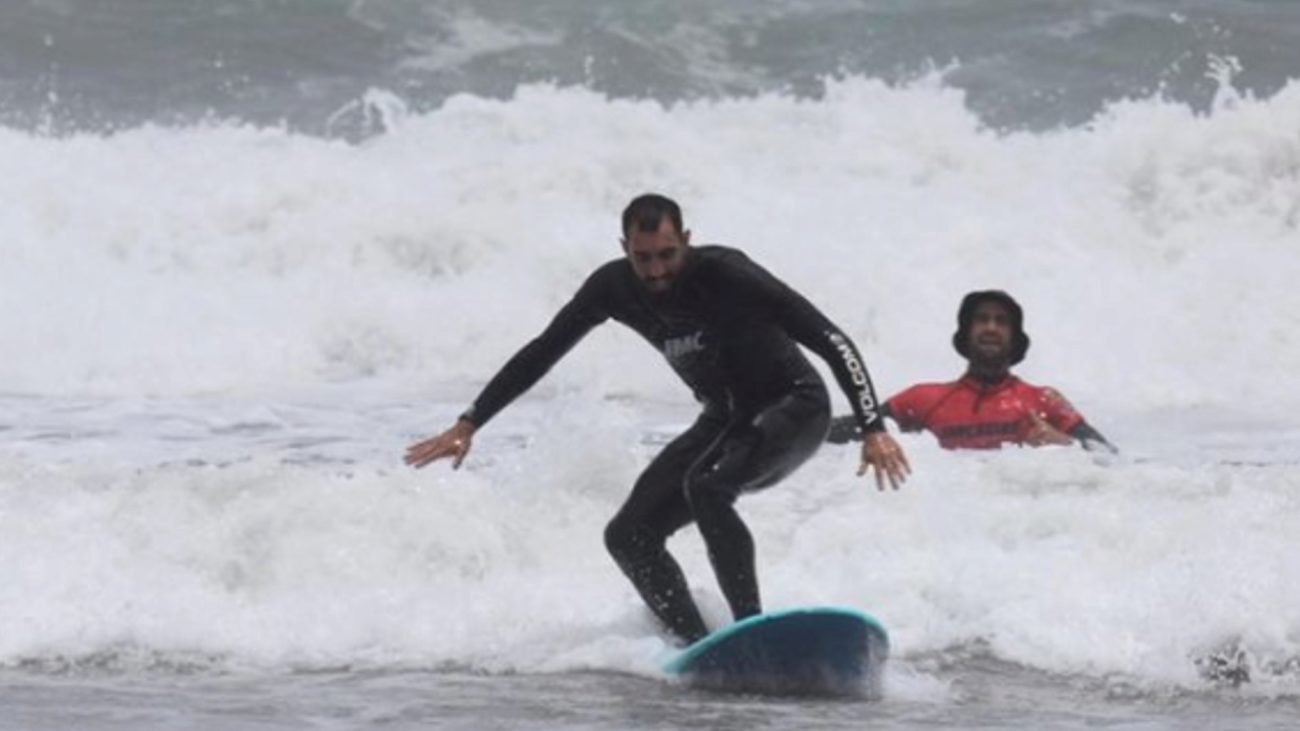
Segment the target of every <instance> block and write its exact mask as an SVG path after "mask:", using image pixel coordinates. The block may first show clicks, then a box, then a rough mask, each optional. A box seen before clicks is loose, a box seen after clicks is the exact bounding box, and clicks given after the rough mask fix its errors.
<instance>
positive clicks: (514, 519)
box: [0, 0, 1300, 729]
mask: <svg viewBox="0 0 1300 731" xmlns="http://www.w3.org/2000/svg"><path fill="white" fill-rule="evenodd" d="M0 26H2V27H3V28H4V31H3V33H4V35H3V36H0V65H2V67H3V68H4V69H5V71H4V77H3V79H0V120H3V124H4V126H3V127H0V155H2V156H0V159H3V160H4V161H5V162H6V170H7V172H8V174H7V175H4V176H2V177H0V253H2V254H3V266H0V352H3V353H4V354H5V357H4V358H3V359H0V726H3V727H5V728H23V729H56V728H104V729H110V728H111V729H117V728H122V729H127V728H130V729H141V728H144V729H151V728H158V729H162V728H176V727H180V726H184V727H189V728H253V727H256V728H302V727H304V726H316V727H322V728H354V727H364V726H380V725H383V726H387V727H397V728H402V727H420V728H429V727H434V728H487V727H491V728H555V727H567V728H593V729H596V728H599V729H606V728H681V727H688V728H725V729H742V728H746V729H747V728H754V727H759V728H785V727H801V728H802V727H823V728H857V727H862V726H865V725H870V726H874V727H881V728H920V727H930V726H936V725H937V726H981V727H987V728H1013V729H1030V728H1044V727H1056V728H1071V727H1091V726H1096V725H1105V726H1110V727H1116V728H1134V729H1137V728H1142V729H1151V728H1207V729H1208V728H1291V727H1293V726H1294V725H1295V722H1296V719H1297V718H1300V582H1298V581H1297V579H1298V578H1300V558H1297V557H1296V556H1297V553H1298V552H1297V551H1296V550H1295V541H1296V536H1297V535H1300V417H1297V416H1296V414H1297V410H1298V409H1300V390H1297V388H1296V385H1295V384H1296V378H1295V375H1294V374H1295V373H1297V372H1300V339H1297V336H1296V332H1297V330H1298V329H1300V314H1298V313H1300V293H1298V292H1297V289H1296V287H1295V286H1294V282H1295V281H1296V280H1297V278H1298V277H1300V83H1298V82H1297V81H1295V79H1296V78H1297V77H1300V57H1297V56H1296V55H1295V52H1294V47H1295V45H1296V41H1297V40H1298V39H1300V8H1297V7H1294V6H1293V5H1292V4H1290V3H1285V2H1245V1H1243V0H1237V1H1231V2H1230V1H1227V0H1218V1H1215V2H1210V1H1208V0H1205V1H1203V2H1193V3H1173V2H1126V3H1111V2H1097V3H1066V2H1046V1H1044V2H1008V3H998V4H992V3H974V2H959V1H953V2H941V3H928V4H913V3H894V2H866V3H847V2H815V3H795V2H779V3H769V4H764V5H761V6H755V5H752V4H750V3H739V2H727V1H726V0H716V1H714V2H709V3H698V4H692V5H691V6H690V7H688V8H679V7H677V5H676V4H671V3H638V4H632V3H625V4H624V3H620V4H611V5H608V6H605V7H602V8H600V9H597V10H593V9H592V8H590V7H588V6H587V5H586V4H581V3H572V2H543V3H528V4H525V3H513V2H475V3H437V2H429V3H416V2H397V1H396V0H394V1H392V2H364V1H363V2H347V3H344V2H251V1H241V2H233V1H232V2H222V3H198V2H195V3H178V2H166V3H162V2H147V1H146V0H136V1H133V2H128V1H126V0H117V1H116V2H96V3H89V2H85V3H83V2H75V1H72V2H70V1H68V0H60V1H57V2H56V1H53V0H49V1H44V0H43V1H39V2H38V1H36V0H32V1H30V2H21V3H13V4H10V5H7V6H5V8H4V9H2V10H0ZM648 190H653V191H659V192H663V193H666V194H668V195H671V196H673V197H675V198H677V199H678V200H679V201H680V202H681V203H682V204H683V206H684V208H685V213H686V223H687V225H688V227H690V228H691V229H692V230H693V231H694V240H695V241H696V242H701V243H702V242H718V243H723V244H728V245H732V246H737V247H739V248H742V249H744V250H745V251H746V252H748V253H749V254H750V255H751V256H752V257H753V258H754V259H756V260H757V261H759V262H760V263H761V264H763V265H764V266H766V267H767V268H769V269H771V270H772V271H774V272H775V273H777V274H778V275H779V276H781V277H782V278H783V279H784V280H785V281H787V282H788V283H790V284H791V285H793V286H794V287H796V288H797V289H799V290H800V291H802V292H804V293H805V294H807V295H808V296H809V297H810V298H811V299H812V300H813V301H814V302H815V303H816V304H817V305H818V306H819V307H821V308H822V309H823V310H824V311H825V312H826V313H827V314H828V315H829V316H830V317H831V318H832V319H834V320H835V321H836V322H837V323H838V324H839V325H840V326H841V327H843V328H844V329H845V330H846V331H847V332H848V333H849V334H851V335H852V336H853V337H854V339H855V340H856V342H857V343H858V345H859V347H860V348H861V349H862V350H863V352H864V355H865V357H866V359H867V362H868V366H869V368H870V370H871V373H872V376H873V378H874V380H875V383H876V386H877V389H878V390H879V391H880V392H881V395H882V396H888V395H890V394H892V393H894V392H896V391H897V390H899V389H901V388H903V387H905V386H906V385H909V384H910V383H913V382H916V381H937V380H949V379H952V378H954V377H956V376H957V375H958V374H959V373H960V371H961V368H962V365H963V364H962V361H961V360H960V359H959V358H958V356H957V355H956V354H955V353H954V352H953V351H952V348H951V345H950V343H949V339H950V336H951V333H952V331H953V329H954V328H955V324H956V323H955V312H956V307H957V304H958V302H959V300H960V298H961V295H962V294H964V293H965V292H966V291H969V290H972V289H983V288H990V287H996V288H1002V289H1006V290H1007V291H1009V292H1011V293H1013V294H1014V295H1015V296H1016V297H1017V298H1018V299H1019V300H1020V302H1021V303H1022V305H1024V307H1025V310H1026V329H1027V331H1028V332H1029V334H1030V336H1031V338H1032V340H1033V345H1032V347H1031V349H1030V351H1029V355H1028V358H1027V359H1026V361H1025V362H1024V364H1023V365H1022V366H1020V367H1019V368H1018V369H1017V373H1018V374H1019V375H1021V376H1022V377H1023V378H1025V379H1027V380H1029V381H1031V382H1034V383H1041V384H1049V385H1052V386H1055V387H1057V388H1058V389H1060V390H1061V391H1062V392H1063V393H1064V394H1065V395H1066V396H1067V397H1068V398H1069V399H1070V400H1071V401H1072V402H1073V403H1074V404H1075V406H1077V407H1078V408H1079V409H1080V410H1081V411H1082V412H1083V413H1084V414H1085V415H1086V416H1087V418H1088V420H1089V422H1090V423H1092V424H1093V425H1094V426H1095V427H1097V428H1098V429H1099V430H1101V431H1102V432H1103V433H1104V434H1105V435H1106V436H1107V437H1108V438H1109V439H1110V440H1111V441H1113V442H1115V443H1116V444H1117V445H1118V446H1119V447H1120V450H1121V451H1120V454H1119V455H1117V456H1107V455H1098V454H1092V453H1087V452H1084V451H1082V450H1079V449H1074V448H1047V449H1039V450H1021V449H1009V450H1004V451H1001V452H996V453H979V454H973V453H965V454H964V453H950V452H945V451H943V450H940V449H938V448H937V446H936V445H935V444H934V441H933V439H932V438H931V437H930V436H928V435H924V434H921V435H910V434H908V435H902V436H900V437H899V439H900V442H901V444H902V445H903V447H904V448H905V449H906V450H907V453H908V455H909V457H910V459H911V462H912V464H913V467H914V470H915V472H914V474H913V476H912V478H911V479H910V480H909V481H908V482H907V484H906V485H905V486H904V488H903V489H902V490H900V491H898V492H885V493H882V492H879V491H877V490H876V488H875V485H874V483H873V482H872V481H870V480H869V479H863V478H857V477H855V476H854V471H855V469H856V467H857V454H856V452H855V450H854V449H850V448H846V447H837V446H830V445H828V446H827V447H826V448H824V449H823V450H822V451H821V452H820V453H819V454H818V455H817V456H816V457H815V458H814V459H813V460H812V461H810V462H809V463H808V464H807V465H806V466H804V467H803V468H802V469H801V470H800V471H799V472H797V473H796V474H795V475H794V476H793V477H791V478H790V479H789V480H787V481H786V482H784V483H783V484H782V485H780V486H778V487H775V488H773V489H770V490H767V491H764V492H762V493H759V494H756V495H752V496H748V497H746V498H744V500H743V501H742V502H741V503H740V505H741V510H742V513H743V515H744V516H745V518H746V520H747V521H748V523H749V525H750V527H751V529H752V531H753V532H754V534H755V539H756V542H757V546H758V558H759V571H760V578H761V582H762V589H763V595H764V600H765V604H766V606H767V607H769V608H772V609H781V608H789V607H796V606H802V605H810V604H833V605H846V606H852V607H856V608H859V609H862V610H864V611H867V612H869V613H871V614H872V615H874V616H876V617H877V618H879V619H880V620H881V621H882V623H884V624H885V626H886V627H888V628H889V630H890V633H891V639H892V642H893V647H894V655H893V658H892V659H891V662H890V665H889V670H888V675H887V677H886V682H885V689H886V693H885V697H884V698H883V699H882V700H880V701H877V702H867V701H848V702H817V701H809V700H793V699H779V698H754V697H744V696H739V697H730V696H717V695H712V694H705V693H699V692H694V691H690V690H687V689H684V688H681V687H678V686H676V685H674V684H672V683H671V682H670V681H668V680H667V679H666V678H664V676H663V675H662V674H661V672H660V671H659V667H660V665H661V664H662V663H663V662H664V660H666V659H667V658H668V657H669V656H671V654H672V652H673V648H672V647H671V645H670V644H668V642H667V640H666V638H665V637H664V636H663V634H661V633H660V632H659V631H658V630H657V628H656V627H655V625H654V623H653V621H652V620H651V618H650V616H649V615H648V613H647V612H646V610H645V609H644V608H643V607H642V605H641V603H640V601H639V599H638V598H637V597H636V595H635V594H634V593H633V592H632V590H631V588H630V586H629V585H628V584H627V583H626V581H625V580H624V579H623V577H622V576H621V575H620V574H619V573H618V571H617V569H616V568H615V567H614V565H613V564H612V562H611V561H610V559H609V558H608V557H607V555H606V554H605V551H604V548H603V545H602V542H601V534H602V531H603V527H604V523H605V521H607V520H608V518H609V517H610V516H611V515H612V514H613V512H614V511H615V510H617V508H618V506H619V505H620V503H621V501H622V500H623V499H624V497H625V496H626V494H627V491H628V489H629V486H630V485H631V483H632V482H633V481H634V480H635V478H636V475H637V474H638V472H639V470H640V469H641V468H643V467H644V466H645V464H646V463H647V462H648V460H649V459H650V458H652V457H653V455H654V454H655V453H656V451H657V450H658V449H659V448H661V447H662V445H663V444H664V443H665V442H666V441H667V440H668V439H670V438H671V437H672V436H673V435H674V434H675V433H677V431H679V430H680V429H682V428H684V427H685V425H687V424H689V423H690V421H691V420H692V418H693V416H694V413H695V411H694V405H693V404H692V402H691V399H690V395H689V393H687V392H686V390H685V389H684V388H683V387H682V386H681V384H680V383H679V382H677V381H676V380H675V379H674V377H673V376H672V375H671V373H670V372H669V371H668V369H667V368H666V367H665V365H664V363H663V361H662V358H661V356H659V355H658V354H657V353H655V352H653V351H651V350H650V349H648V348H647V347H646V346H645V344H644V343H643V342H642V341H641V340H640V339H639V338H637V337H636V336H635V335H633V334H631V333H630V332H628V331H625V330H622V329H620V328H619V326H617V325H616V324H611V325H607V326H605V327H603V328H600V329H598V330H597V331H595V332H594V333H593V334H591V335H590V336H588V337H587V338H586V340H585V341H584V342H583V343H582V344H581V345H580V346H579V347H578V348H576V349H575V350H574V351H573V352H572V353H571V354H570V355H569V356H568V357H567V358H566V359H565V360H564V361H563V362H562V363H561V364H560V365H559V366H558V367H556V368H555V369H554V371H552V372H551V373H550V374H549V375H548V376H547V377H546V379H544V380H543V381H542V382H541V383H540V384H539V385H538V386H537V387H536V388H535V389H533V390H532V391H531V392H530V393H529V394H528V395H527V396H525V397H524V398H522V399H521V400H520V401H518V402H517V403H516V404H515V405H513V406H512V407H510V408H509V409H507V410H506V411H505V412H503V413H502V414H501V415H500V416H498V417H497V418H496V419H495V420H494V421H493V422H492V423H491V425H490V426H489V427H487V428H485V429H484V430H483V431H482V432H481V433H480V435H479V437H478V438H477V439H476V444H475V449H474V451H473V453H472V454H471V456H470V458H469V459H468V460H467V462H466V463H465V466H464V467H463V468H462V469H460V470H459V471H453V470H450V469H449V468H447V467H446V466H444V465H441V464H440V465H435V466H432V467H430V468H428V469H426V470H423V471H414V470H410V469H408V468H406V467H405V466H404V465H403V464H402V462H401V457H402V452H403V450H404V448H405V446H406V445H407V444H408V443H410V442H412V441H415V440H417V439H419V438H422V437H424V436H426V435H429V434H432V433H435V432H437V431H439V430H441V429H442V428H444V427H445V426H447V425H448V424H449V423H451V422H452V420H454V418H455V416H456V415H457V414H458V413H460V411H461V410H463V409H464V407H465V406H466V405H467V404H468V403H469V402H470V401H471V400H472V399H473V397H474V396H475V395H476V394H477V392H478V390H479V388H481V386H482V384H483V383H484V382H485V380H486V379H487V378H488V377H490V376H491V374H492V373H493V372H494V371H495V369H496V368H497V367H499V366H500V364H501V363H503V362H504V361H505V359H507V358H508V357H509V356H510V355H511V354H512V353H513V352H514V351H515V349H516V348H518V347H519V346H520V345H522V344H523V343H524V342H526V341H527V340H528V339H529V338H531V337H533V336H534V335H535V334H536V333H537V332H539V331H540V329H541V328H542V327H544V325H545V324H546V322H547V321H548V319H549V317H550V316H551V315H552V314H553V312H554V311H555V310H556V309H557V308H558V307H559V306H560V305H562V304H563V303H564V302H565V301H566V299H567V298H568V297H569V296H570V295H571V294H572V292H573V291H574V290H575V289H576V287H577V286H578V285H579V284H580V282H581V281H582V280H583V278H584V277H585V276H586V275H587V274H588V273H589V272H590V271H591V270H592V269H593V268H595V267H596V266H597V265H599V264H600V263H602V262H604V261H606V260H608V259H610V258H613V257H616V256H618V254H619V247H618V237H619V231H618V213H619V211H621V209H622V206H623V205H625V204H626V202H627V201H628V200H629V199H630V198H631V197H633V196H635V195H637V194H639V193H641V192H644V191H648ZM819 367H820V366H819ZM823 370H825V369H824V368H823ZM834 398H835V403H836V410H837V411H839V412H845V411H847V408H848V405H847V403H846V402H845V401H844V400H843V398H842V397H840V396H839V395H835V397H834ZM670 547H671V548H672V550H673V551H674V552H675V554H676V555H677V556H678V557H679V558H680V560H681V562H682V564H683V566H684V568H685V570H686V572H687V575H688V577H689V579H690V582H691V584H692V587H693V589H694V591H695V593H696V595H697V596H698V598H699V601H700V603H701V605H702V609H703V611H704V613H705V616H706V618H707V619H708V620H709V621H710V622H711V623H713V624H715V625H716V624H720V623H722V622H725V621H726V620H727V615H726V608H725V607H726V605H725V602H724V601H723V600H722V598H721V596H720V595H719V593H718V590H717V587H716V584H715V583H714V582H713V579H712V576H711V573H710V571H709V567H708V562H707V559H706V557H705V555H704V549H703V546H702V544H701V541H700V538H699V536H698V534H697V533H696V532H695V531H694V530H693V529H690V528H688V529H685V530H683V531H682V532H680V533H679V534H678V535H677V536H675V537H674V538H673V539H672V542H671V543H670Z"/></svg>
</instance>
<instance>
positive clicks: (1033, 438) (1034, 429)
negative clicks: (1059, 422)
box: [1025, 411, 1074, 447]
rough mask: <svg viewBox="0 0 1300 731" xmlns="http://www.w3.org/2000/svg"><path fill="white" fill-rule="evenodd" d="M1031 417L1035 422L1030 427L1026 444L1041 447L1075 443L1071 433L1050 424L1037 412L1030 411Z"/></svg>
mask: <svg viewBox="0 0 1300 731" xmlns="http://www.w3.org/2000/svg"><path fill="white" fill-rule="evenodd" d="M1029 418H1030V419H1031V420H1032V421H1033V424H1032V425H1031V426H1030V427H1029V434H1028V435H1027V436H1026V437H1025V444H1028V445H1030V446H1031V447H1041V446H1044V445H1046V444H1073V443H1074V439H1073V438H1072V437H1071V436H1070V435H1069V434H1066V433H1065V432H1063V431H1061V430H1060V429H1057V428H1056V427H1054V426H1052V425H1051V424H1048V423H1047V421H1046V420H1044V419H1043V417H1041V416H1039V415H1038V413H1037V412H1034V411H1031V412H1029Z"/></svg>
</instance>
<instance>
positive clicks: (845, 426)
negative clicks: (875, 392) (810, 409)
mask: <svg viewBox="0 0 1300 731" xmlns="http://www.w3.org/2000/svg"><path fill="white" fill-rule="evenodd" d="M880 415H881V416H887V417H892V416H893V414H891V413H890V412H889V403H888V402H886V403H885V404H884V405H883V406H881V407H880ZM826 441H827V443H829V444H848V443H849V442H860V441H862V431H861V430H860V429H858V419H857V417H856V416H853V415H852V414H846V415H844V416H837V417H835V418H834V419H831V428H830V429H829V430H828V431H827V432H826Z"/></svg>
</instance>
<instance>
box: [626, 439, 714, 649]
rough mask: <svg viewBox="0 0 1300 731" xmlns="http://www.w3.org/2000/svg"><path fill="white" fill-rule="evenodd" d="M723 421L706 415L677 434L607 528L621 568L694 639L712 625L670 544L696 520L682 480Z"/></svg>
mask: <svg viewBox="0 0 1300 731" xmlns="http://www.w3.org/2000/svg"><path fill="white" fill-rule="evenodd" d="M722 426H723V424H722V422H721V421H720V420H718V419H715V418H710V417H706V416H702V417H700V419H699V420H698V421H696V422H695V424H694V425H692V426H691V428H690V429H688V430H687V431H686V432H684V433H683V434H682V435H681V436H679V437H677V438H676V439H674V440H673V441H672V442H671V443H670V444H669V445H668V446H667V447H665V448H664V450H663V451H662V452H660V453H659V456H657V457H655V459H654V461H653V462H651V463H650V466H649V467H647V468H646V470H645V472H643V473H642V474H641V476H640V477H639V478H638V479H637V481H636V485H635V486H634V487H633V488H632V494H631V495H629V496H628V499H627V502H625V503H624V504H623V507H622V508H621V509H620V510H619V511H618V514H617V515H615V516H614V518H613V519H612V520H611V521H610V522H609V525H608V526H607V527H606V528H605V546H606V547H607V548H608V549H609V552H610V554H611V555H612V556H613V557H614V561H615V562H616V563H618V566H619V568H620V569H622V570H623V573H624V574H626V575H627V577H628V579H630V580H631V581H632V585H633V586H635V587H636V590H637V592H638V593H639V594H640V595H641V598H642V599H643V600H644V601H645V603H646V604H647V605H648V606H649V607H650V610H651V611H652V612H654V614H655V616H656V617H658V618H659V621H660V622H662V623H663V625H664V626H665V627H667V628H668V629H669V630H670V631H671V632H672V633H673V634H675V635H677V636H678V637H680V638H681V639H683V640H685V641H686V642H688V643H690V642H694V641H695V640H698V639H700V638H701V637H703V636H705V635H706V634H708V627H707V626H706V625H705V624H704V619H703V618H702V617H701V616H700V611H699V609H698V608H697V607H696V606H695V602H694V600H692V599H691V593H690V589H689V588H688V587H687V585H686V577H685V576H684V575H683V574H682V569H681V567H680V566H679V565H678V564H677V561H676V560H675V559H674V558H673V557H672V554H670V553H668V549H667V548H666V543H667V541H668V537H669V536H670V535H672V534H673V533H675V532H676V531H677V529H679V528H681V527H682V526H684V525H686V524H687V523H689V522H691V509H690V506H688V505H687V504H686V497H685V495H684V494H683V493H682V480H683V479H684V476H685V474H686V471H687V470H688V469H689V468H690V466H691V465H692V464H693V463H694V462H695V461H696V460H697V459H698V458H699V455H700V453H701V452H703V451H704V450H705V449H707V448H708V446H709V445H710V444H712V443H713V441H714V440H715V439H716V438H717V435H718V433H719V432H720V431H721V430H722Z"/></svg>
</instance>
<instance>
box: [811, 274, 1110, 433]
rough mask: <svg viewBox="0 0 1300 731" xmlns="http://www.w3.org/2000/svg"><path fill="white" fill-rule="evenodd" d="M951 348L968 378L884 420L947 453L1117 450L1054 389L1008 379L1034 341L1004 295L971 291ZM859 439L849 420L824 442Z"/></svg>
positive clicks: (891, 411) (912, 394)
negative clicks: (1054, 447)
mask: <svg viewBox="0 0 1300 731" xmlns="http://www.w3.org/2000/svg"><path fill="white" fill-rule="evenodd" d="M952 346H953V347H954V348H956V349H957V352H958V353H959V354H960V355H961V356H962V357H963V358H965V359H966V361H967V363H968V367H967V369H966V373H965V375H963V376H962V377H961V378H959V379H957V380H956V381H953V382H951V383H919V384H916V385H914V386H912V387H910V388H907V389H905V390H904V391H902V392H901V393H899V394H898V395H896V396H894V397H892V398H890V399H889V400H888V401H887V402H885V403H884V404H883V405H882V407H881V410H882V411H883V413H884V415H886V416H888V417H890V418H892V419H893V420H894V421H896V422H898V426H899V428H900V429H902V430H903V431H920V430H922V429H925V430H928V431H930V432H931V433H932V434H934V435H935V436H936V437H938V439H939V446H941V447H944V448H945V449H998V448H1000V447H1001V446H1002V445H1004V444H1020V445H1026V444H1027V445H1030V446H1042V445H1047V444H1072V443H1074V442H1075V441H1076V440H1077V441H1078V442H1079V443H1080V444H1081V445H1083V447H1084V448H1085V449H1097V448H1104V449H1107V450H1109V451H1111V452H1115V451H1116V450H1115V447H1114V446H1112V445H1111V443H1110V442H1108V441H1106V438H1105V437H1103V436H1102V435H1101V433H1100V432H1098V431H1097V430H1096V429H1094V428H1093V427H1092V426H1090V425H1089V424H1088V423H1087V422H1086V421H1084V418H1083V415H1081V414H1080V413H1079V412H1078V411H1076V410H1075V408H1074V407H1073V406H1071V405H1070V402H1069V401H1067V400H1066V399H1065V397H1064V396H1062V395H1061V394H1060V393H1059V392H1057V391H1056V389H1053V388H1049V387H1043V386H1035V385H1032V384H1029V383H1026V382H1024V381H1022V380H1020V379H1019V378H1017V377H1016V376H1014V375H1012V374H1011V366H1013V365H1016V364H1017V363H1019V362H1020V361H1022V360H1024V358H1025V353H1026V351H1028V350H1029V336H1028V335H1026V334H1025V331H1024V312H1023V310H1021V309H1020V305H1019V303H1017V302H1016V301H1015V299H1013V298H1012V297H1011V295H1009V294H1007V293H1006V292H1002V291H1000V290H985V291H980V292H971V293H970V294H967V295H966V296H965V297H964V298H963V299H962V301H961V307H960V309H959V310H958V311H957V332H956V333H954V334H953V336H952ZM857 438H859V431H858V427H857V424H856V422H855V420H854V419H853V418H852V417H848V416H846V417H837V418H835V419H833V420H832V422H831V429H830V433H829V434H828V435H827V441H830V442H834V443H837V444H843V443H846V442H849V441H852V440H854V439H857Z"/></svg>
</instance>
